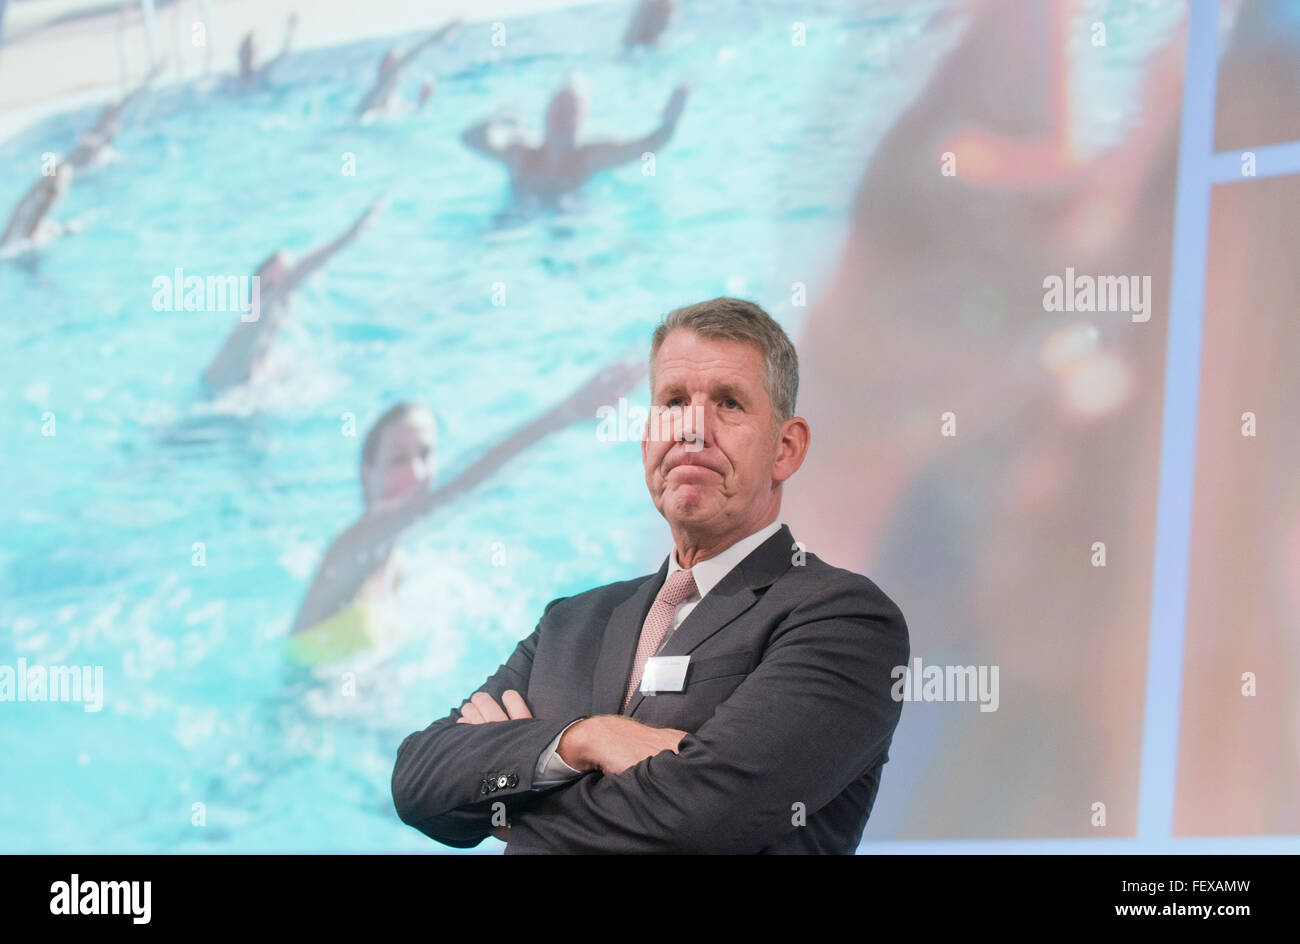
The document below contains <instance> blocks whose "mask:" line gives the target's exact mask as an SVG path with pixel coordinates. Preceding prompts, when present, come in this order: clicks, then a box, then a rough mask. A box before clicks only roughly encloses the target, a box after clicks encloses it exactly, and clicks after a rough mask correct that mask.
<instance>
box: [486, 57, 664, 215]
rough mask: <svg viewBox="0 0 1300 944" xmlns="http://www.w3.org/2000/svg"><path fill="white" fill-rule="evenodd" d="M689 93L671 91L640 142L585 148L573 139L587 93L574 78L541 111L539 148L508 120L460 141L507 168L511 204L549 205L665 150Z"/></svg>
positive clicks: (491, 122)
mask: <svg viewBox="0 0 1300 944" xmlns="http://www.w3.org/2000/svg"><path fill="white" fill-rule="evenodd" d="M689 92H690V86H689V85H679V86H678V87H677V88H676V89H674V90H673V94H672V96H671V97H670V98H669V99H668V104H667V105H665V106H664V111H663V118H662V121H661V122H660V124H659V127H658V128H656V129H655V130H654V131H652V132H651V133H650V134H648V135H646V136H645V137H642V138H636V139H634V140H630V141H591V142H587V143H585V144H584V143H579V141H578V139H579V137H580V135H581V131H582V121H583V117H584V115H585V114H586V110H587V92H586V89H585V83H583V82H582V81H581V79H580V77H579V76H576V75H575V76H573V77H571V78H570V80H569V82H568V84H567V85H565V86H564V87H563V88H561V89H560V90H559V91H558V92H556V93H555V95H554V96H553V97H552V98H551V103H550V105H549V106H548V107H547V109H546V136H545V138H544V139H543V140H542V142H541V143H540V144H531V143H529V141H528V140H527V137H526V135H525V134H524V133H523V132H522V130H521V129H520V128H519V126H518V121H517V120H516V119H515V118H513V117H508V118H488V119H487V120H485V121H481V122H479V123H478V124H475V125H473V126H471V127H470V128H468V129H466V131H465V133H464V134H463V135H462V136H461V139H462V140H463V141H464V142H465V144H466V145H467V146H469V147H471V148H473V149H474V150H475V151H478V152H479V153H480V154H483V155H485V156H487V157H490V158H493V159H495V160H498V161H501V162H502V163H503V164H505V165H506V169H507V170H508V171H509V172H510V182H511V187H512V189H513V191H514V194H515V197H516V198H519V197H525V198H532V199H536V200H539V201H541V202H543V203H554V202H556V201H557V199H558V198H559V197H561V196H562V195H564V194H566V193H569V192H570V191H573V190H576V189H577V188H578V187H581V186H582V185H583V184H584V183H586V182H587V180H588V179H590V178H591V177H593V176H594V175H596V174H598V173H600V172H601V171H603V170H608V169H610V168H611V167H617V166H618V165H619V164H627V163H630V162H632V161H637V160H640V159H641V157H642V155H643V154H645V152H647V151H655V150H657V149H659V148H661V147H663V146H664V145H665V144H667V143H668V140H669V139H670V138H671V137H672V136H673V130H674V129H675V128H676V127H677V120H678V119H679V118H680V117H681V114H682V109H683V108H684V107H685V106H686V96H687V94H689Z"/></svg>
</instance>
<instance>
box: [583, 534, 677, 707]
mask: <svg viewBox="0 0 1300 944" xmlns="http://www.w3.org/2000/svg"><path fill="white" fill-rule="evenodd" d="M667 579H668V558H667V557H665V558H664V562H663V564H662V565H661V566H660V568H659V573H657V574H653V575H651V576H649V577H647V578H646V579H645V580H643V581H642V582H641V585H640V586H639V587H637V588H636V590H635V591H634V592H633V594H632V595H631V596H630V597H628V598H627V599H626V600H624V601H623V602H622V603H620V604H619V605H618V606H617V607H615V608H614V612H613V613H611V614H610V617H609V623H608V624H607V625H606V627H605V635H604V638H603V639H602V640H601V645H600V658H598V659H597V660H596V678H595V682H594V684H593V686H592V691H591V712H592V714H597V715H616V714H618V713H619V709H620V708H622V707H623V694H624V692H626V691H627V680H628V676H630V675H631V674H632V660H633V659H634V658H635V657H636V645H637V642H638V641H639V640H640V639H641V627H642V626H643V625H644V624H645V618H646V614H648V613H649V612H650V606H651V605H652V604H653V603H654V600H655V595H656V594H658V593H659V588H660V587H662V586H663V585H664V581H665V580H667Z"/></svg>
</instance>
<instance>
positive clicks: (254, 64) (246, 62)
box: [235, 13, 298, 91]
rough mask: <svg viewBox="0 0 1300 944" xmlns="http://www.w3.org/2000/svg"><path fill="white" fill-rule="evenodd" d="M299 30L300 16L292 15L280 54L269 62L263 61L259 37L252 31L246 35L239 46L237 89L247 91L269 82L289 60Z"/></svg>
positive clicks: (287, 22)
mask: <svg viewBox="0 0 1300 944" xmlns="http://www.w3.org/2000/svg"><path fill="white" fill-rule="evenodd" d="M297 28H298V14H296V13H290V14H289V17H288V19H287V20H286V21H285V26H284V45H282V46H281V47H280V52H279V53H278V54H277V55H276V56H275V57H274V58H273V59H270V60H268V61H267V62H262V61H261V55H260V53H259V51H258V48H257V36H256V35H255V34H254V33H253V32H252V30H250V31H249V32H247V33H245V34H244V39H243V41H242V42H240V44H239V73H238V75H237V76H236V78H235V87H236V88H238V89H241V90H245V91H246V90H248V89H251V88H252V87H253V86H255V85H258V84H261V83H263V82H267V81H269V80H270V78H271V73H272V72H274V71H275V69H276V68H278V67H279V66H281V65H283V64H284V61H285V60H286V59H288V58H289V52H290V49H291V48H292V46H293V34H294V31H295V30H296V29H297Z"/></svg>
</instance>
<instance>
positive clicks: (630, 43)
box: [623, 0, 677, 49]
mask: <svg viewBox="0 0 1300 944" xmlns="http://www.w3.org/2000/svg"><path fill="white" fill-rule="evenodd" d="M676 6H677V4H676V3H675V2H674V0H641V2H640V3H639V4H638V5H637V8H636V12H635V13H633V14H632V19H631V20H629V21H628V24H627V32H626V33H624V34H623V46H624V48H626V49H632V48H634V47H636V46H655V45H658V43H659V40H660V38H661V37H662V36H663V34H664V30H666V29H667V28H668V24H669V22H670V21H671V20H672V18H673V14H674V13H675V12H676Z"/></svg>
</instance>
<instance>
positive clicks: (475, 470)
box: [293, 360, 646, 633]
mask: <svg viewBox="0 0 1300 944" xmlns="http://www.w3.org/2000/svg"><path fill="white" fill-rule="evenodd" d="M645 373H646V365H645V364H644V363H642V362H640V361H639V360H638V361H633V360H620V361H616V362H615V363H613V364H611V365H610V366H608V367H606V368H605V369H604V370H602V371H601V372H600V373H599V374H597V375H596V376H595V377H593V378H592V379H591V380H589V381H588V382H587V383H586V384H584V385H583V386H582V387H581V388H579V389H578V390H577V391H575V392H574V393H573V394H571V395H570V396H569V397H568V398H566V399H565V400H564V401H563V402H562V403H560V404H558V405H556V406H554V407H552V408H551V409H550V410H548V411H547V412H546V413H544V414H543V415H542V416H540V417H538V418H537V419H535V420H533V421H532V422H531V423H529V424H528V425H527V426H524V427H523V428H521V429H519V430H517V431H516V432H515V433H514V434H512V435H511V436H509V437H507V438H506V439H504V440H502V441H501V442H499V443H497V444H496V445H495V446H493V447H492V448H491V449H489V450H488V451H487V452H486V453H484V454H483V455H482V456H481V457H479V458H478V459H477V460H475V461H474V463H473V464H472V465H470V466H469V467H468V468H466V469H465V470H464V471H463V472H461V473H460V474H459V475H457V476H456V478H454V479H452V480H451V481H450V482H448V483H447V484H446V485H443V486H441V487H439V488H435V489H432V490H421V491H418V492H415V493H413V494H412V495H410V496H408V497H406V498H404V499H401V500H400V501H398V502H397V503H395V504H392V505H389V506H387V507H378V508H374V509H372V510H368V511H367V512H366V513H365V514H364V515H363V516H362V517H361V518H360V519H359V520H358V521H357V522H355V523H354V524H353V525H351V526H350V527H349V528H348V529H347V530H346V531H344V532H343V533H342V534H340V535H339V536H338V537H337V538H335V540H334V543H333V544H331V545H330V548H329V550H328V551H327V552H326V554H325V558H324V560H322V561H321V564H320V567H319V568H318V569H317V571H316V576H315V577H314V578H313V580H312V583H311V587H310V588H309V589H308V591H307V595H306V596H305V597H304V598H303V601H302V605H301V606H300V607H299V609H298V615H297V617H296V618H295V619H294V623H293V632H295V633H296V632H300V631H302V630H304V629H307V628H308V627H311V626H314V625H315V624H317V623H319V622H320V621H321V620H324V619H327V618H328V617H330V616H333V615H334V614H335V613H337V612H339V611H340V610H342V609H343V608H345V607H346V606H348V604H349V603H351V602H352V601H353V600H354V599H355V598H356V596H357V594H358V593H359V592H360V590H361V588H362V586H363V585H364V584H365V582H366V581H367V580H369V579H370V577H371V576H372V575H373V574H374V573H375V571H376V570H377V569H378V568H380V567H381V566H382V565H383V563H384V561H385V560H387V558H388V555H389V553H390V552H391V550H392V548H393V545H394V543H395V541H396V540H397V538H398V537H399V536H400V535H401V533H402V531H404V530H405V529H406V528H408V527H410V526H411V525H412V524H414V523H415V522H417V521H418V520H420V519H421V518H423V517H424V516H426V515H428V514H430V513H431V512H433V511H434V510H436V509H437V508H439V507H442V506H443V505H445V504H447V503H449V502H451V501H453V500H455V499H456V498H459V497H460V496H461V495H463V494H465V493H466V492H468V491H470V490H471V489H473V488H474V487H475V486H477V485H479V484H480V483H481V482H483V481H484V480H485V479H487V478H489V477H490V476H492V475H493V474H495V473H496V472H497V471H498V470H499V469H500V468H501V467H502V466H503V465H505V464H506V463H507V462H508V461H510V459H512V458H513V457H514V456H516V455H518V454H519V453H521V452H523V451H524V450H525V449H527V448H528V447H529V446H531V445H532V444H533V443H535V442H537V441H538V440H540V439H542V438H544V437H546V436H548V435H550V434H551V433H554V432H556V431H558V430H560V429H563V428H564V427H565V426H568V425H569V424H571V423H573V422H576V421H577V420H580V419H582V418H584V417H594V416H595V414H596V410H597V409H598V408H599V407H600V406H602V405H605V404H608V403H611V402H612V401H614V400H616V399H617V397H619V396H620V395H621V394H623V393H626V392H627V390H628V389H630V388H631V387H632V386H633V385H634V384H635V383H636V382H637V381H638V380H639V379H640V378H642V377H643V376H644V375H645Z"/></svg>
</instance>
